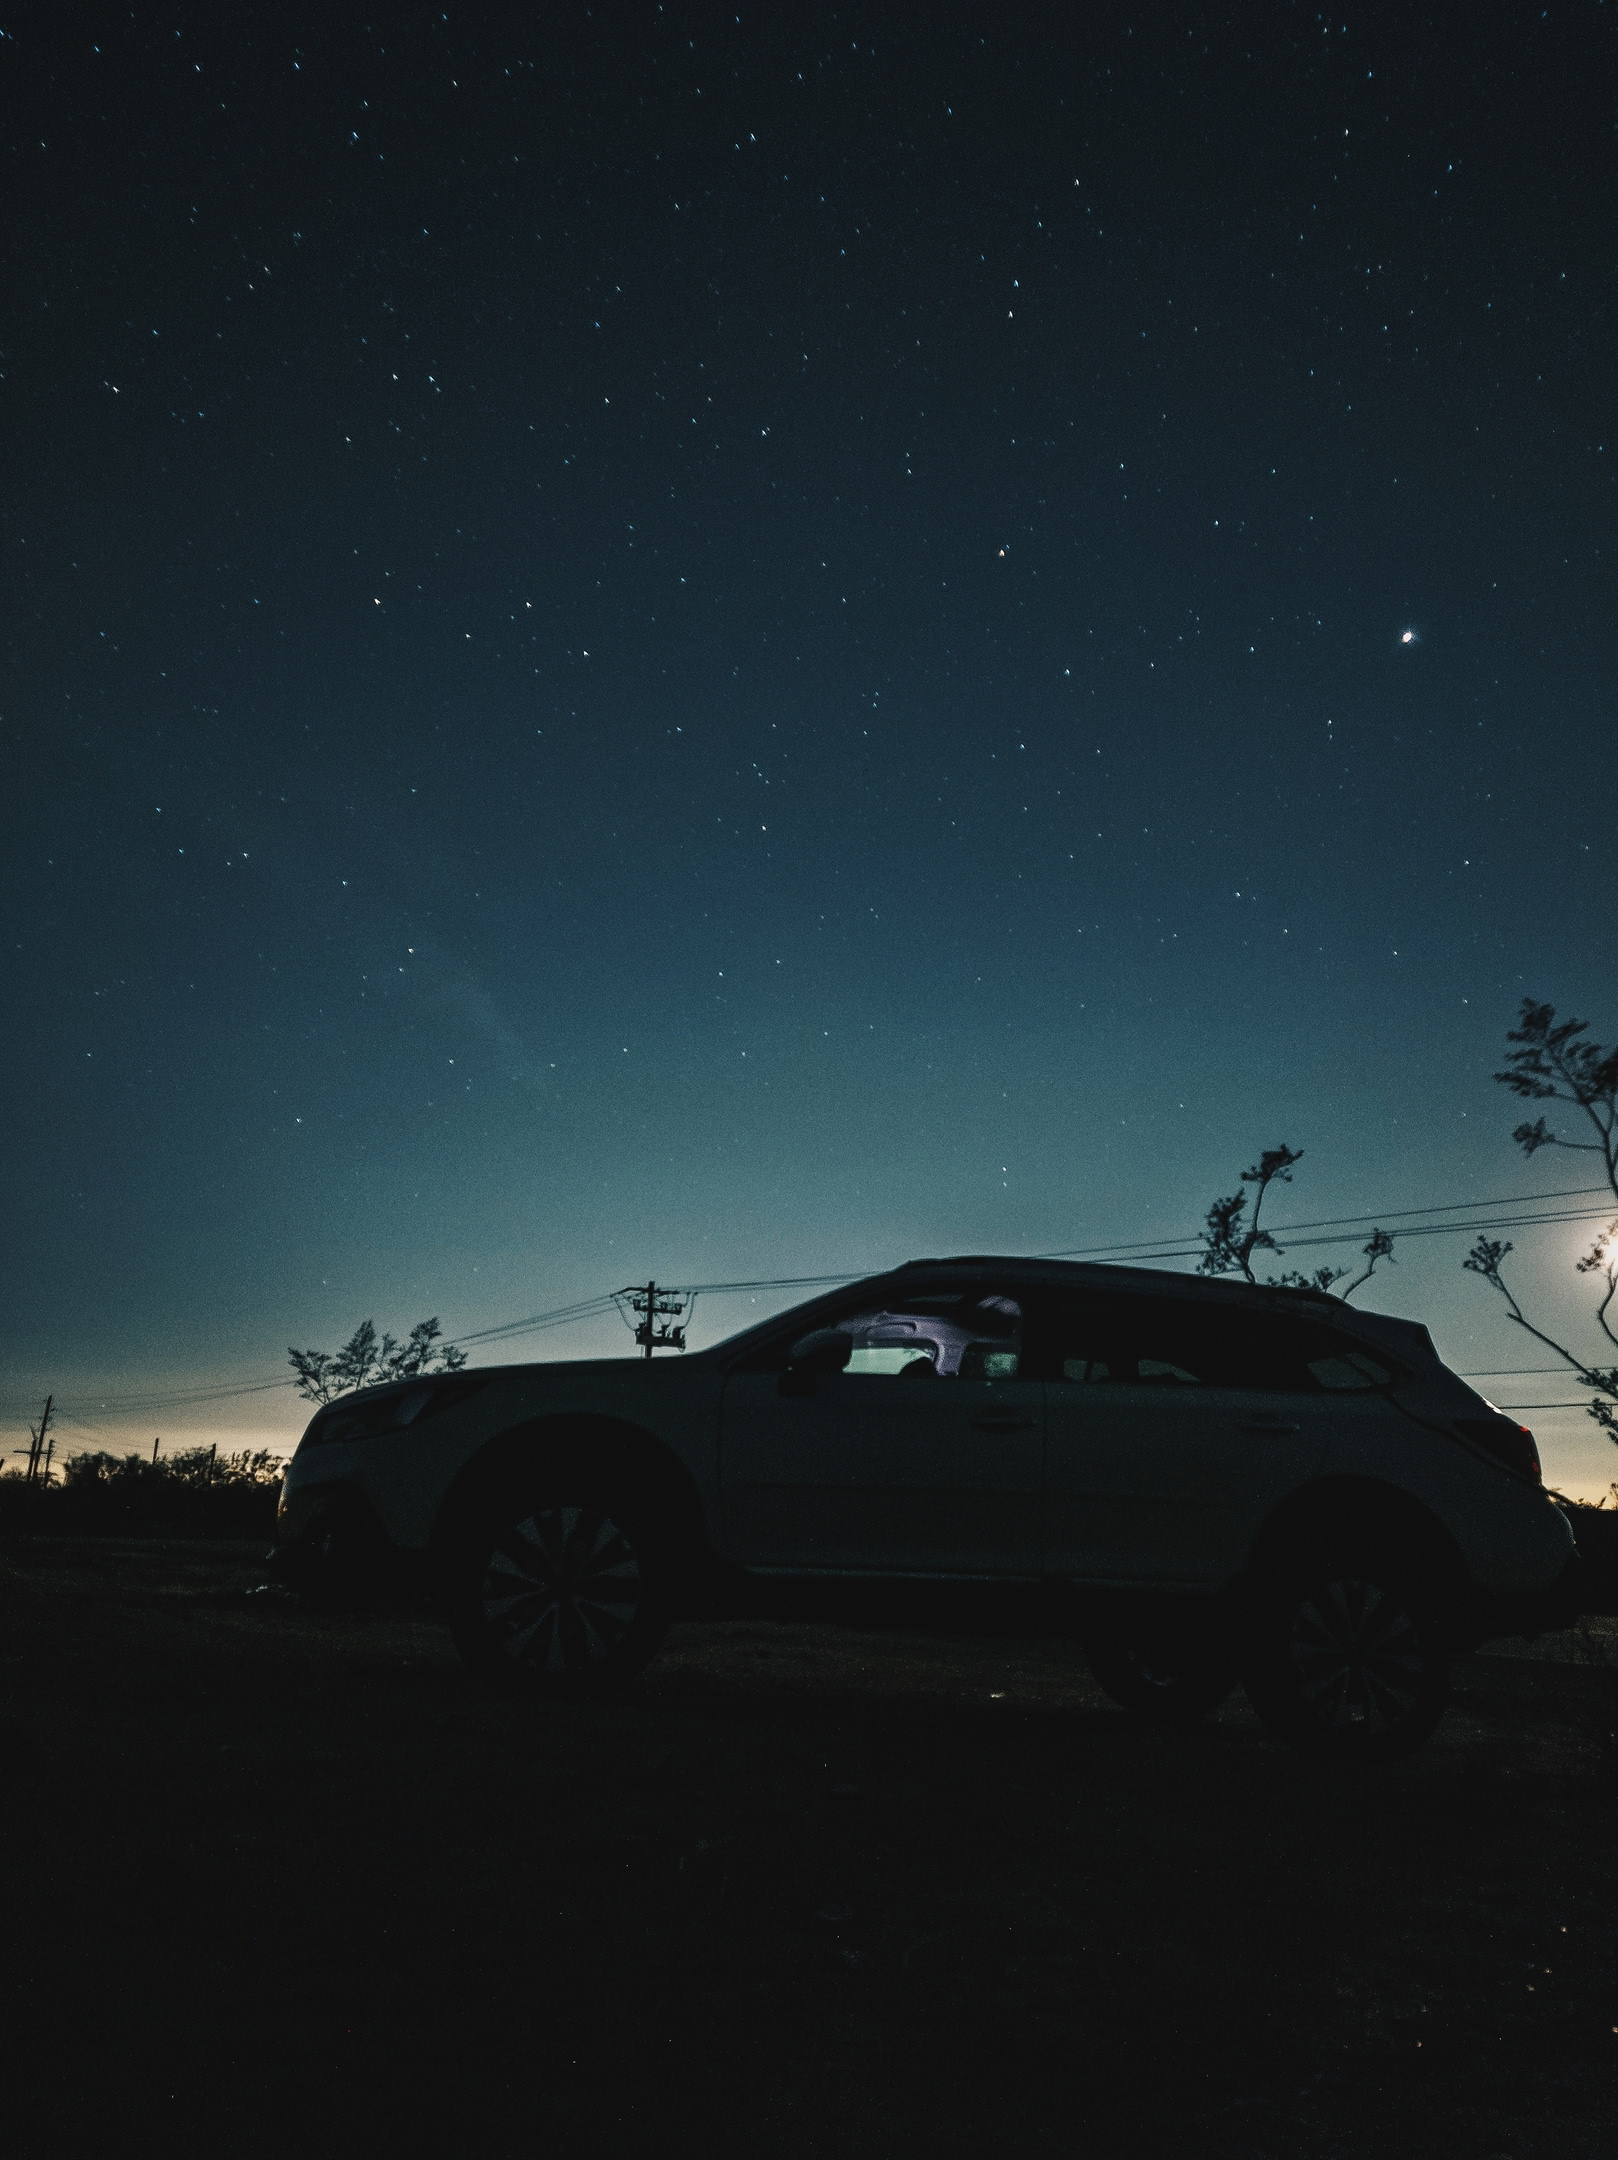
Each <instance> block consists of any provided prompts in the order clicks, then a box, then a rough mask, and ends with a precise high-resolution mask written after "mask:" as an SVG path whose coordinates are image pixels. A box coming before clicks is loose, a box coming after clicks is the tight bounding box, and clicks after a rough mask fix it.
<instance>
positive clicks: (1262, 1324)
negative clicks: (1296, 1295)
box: [1025, 1298, 1391, 1395]
mask: <svg viewBox="0 0 1618 2160" xmlns="http://www.w3.org/2000/svg"><path fill="white" fill-rule="evenodd" d="M1025 1370H1027V1371H1028V1372H1029V1373H1030V1374H1031V1375H1037V1377H1039V1378H1041V1379H1046V1380H1053V1381H1063V1382H1066V1383H1068V1384H1069V1385H1072V1386H1078V1387H1120V1386H1122V1387H1149V1388H1209V1387H1213V1388H1243V1389H1259V1390H1263V1391H1267V1392H1279V1393H1288V1394H1311V1395H1312V1394H1318V1393H1321V1392H1332V1393H1346V1392H1348V1391H1350V1390H1355V1389H1366V1388H1376V1387H1383V1386H1386V1384H1387V1382H1388V1380H1389V1379H1390V1378H1391V1375H1390V1373H1389V1372H1388V1370H1387V1368H1386V1367H1385V1366H1384V1365H1382V1364H1381V1363H1380V1362H1379V1361H1378V1360H1376V1359H1374V1358H1371V1357H1368V1356H1367V1355H1366V1354H1365V1352H1364V1351H1363V1350H1361V1349H1360V1348H1359V1347H1358V1346H1357V1345H1354V1344H1351V1343H1347V1342H1344V1341H1343V1340H1341V1339H1340V1338H1339V1337H1338V1336H1337V1335H1336V1334H1335V1332H1334V1331H1333V1330H1332V1329H1331V1328H1329V1327H1323V1326H1321V1325H1320V1324H1319V1323H1318V1322H1315V1321H1312V1320H1308V1319H1297V1320H1294V1319H1292V1318H1291V1317H1290V1316H1289V1315H1285V1314H1276V1315H1272V1314H1269V1313H1262V1312H1243V1311H1241V1310H1239V1309H1238V1310H1235V1311H1228V1310H1227V1311H1224V1312H1220V1311H1217V1310H1214V1311H1210V1310H1209V1309H1208V1308H1207V1307H1206V1306H1203V1305H1201V1304H1200V1303H1197V1304H1193V1303H1192V1301H1191V1300H1190V1299H1189V1298H1187V1299H1184V1300H1181V1299H1178V1298H1083V1299H1078V1298H1075V1299H1072V1300H1063V1301H1061V1302H1060V1303H1056V1302H1054V1301H1053V1303H1052V1304H1050V1305H1049V1306H1045V1307H1043V1308H1042V1309H1039V1310H1036V1311H1034V1312H1032V1313H1031V1314H1030V1317H1029V1342H1028V1357H1027V1362H1026V1365H1025Z"/></svg>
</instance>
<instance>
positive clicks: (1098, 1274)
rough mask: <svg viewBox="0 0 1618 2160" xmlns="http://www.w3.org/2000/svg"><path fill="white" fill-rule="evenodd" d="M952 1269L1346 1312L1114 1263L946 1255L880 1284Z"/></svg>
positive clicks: (1336, 1304) (1334, 1303) (1273, 1292)
mask: <svg viewBox="0 0 1618 2160" xmlns="http://www.w3.org/2000/svg"><path fill="white" fill-rule="evenodd" d="M954 1268H960V1269H962V1270H963V1271H964V1270H967V1269H970V1270H971V1271H972V1273H974V1274H978V1273H981V1272H982V1270H983V1269H985V1268H989V1269H992V1270H993V1272H994V1273H995V1274H997V1275H1005V1276H1007V1277H1008V1278H1009V1277H1013V1276H1014V1277H1016V1278H1017V1279H1018V1280H1019V1281H1022V1282H1038V1283H1045V1284H1049V1285H1050V1286H1051V1287H1052V1288H1053V1289H1055V1288H1067V1289H1073V1290H1092V1291H1093V1290H1111V1291H1120V1290H1122V1291H1129V1290H1135V1291H1139V1292H1141V1293H1142V1294H1143V1295H1151V1296H1155V1297H1163V1296H1172V1297H1194V1298H1211V1299H1213V1300H1214V1301H1216V1302H1225V1303H1235V1304H1240V1305H1258V1306H1262V1307H1267V1308H1269V1309H1271V1310H1273V1309H1274V1305H1275V1301H1276V1300H1277V1299H1282V1300H1284V1301H1285V1302H1286V1304H1287V1305H1289V1306H1294V1307H1295V1306H1296V1305H1297V1304H1298V1303H1300V1302H1301V1303H1303V1304H1304V1305H1307V1306H1311V1307H1313V1308H1315V1309H1316V1310H1320V1309H1323V1308H1324V1309H1330V1310H1331V1311H1334V1312H1339V1311H1341V1310H1342V1300H1341V1299H1340V1298H1334V1297H1331V1296H1328V1294H1327V1293H1326V1292H1325V1291H1323V1290H1314V1289H1307V1288H1298V1287H1297V1286H1295V1285H1292V1284H1288V1285H1286V1286H1284V1287H1282V1286H1275V1287H1272V1286H1271V1285H1269V1284H1267V1283H1248V1282H1221V1281H1216V1280H1214V1279H1212V1278H1210V1277H1209V1276H1206V1275H1186V1274H1182V1273H1180V1272H1179V1271H1178V1270H1177V1269H1173V1268H1144V1267H1128V1266H1120V1265H1118V1264H1117V1263H1115V1262H1113V1261H1097V1260H1042V1259H1031V1258H1028V1257H1026V1256H1019V1255H1018V1254H1015V1253H947V1254H942V1255H940V1256H939V1257H938V1258H936V1259H928V1260H907V1261H905V1262H904V1264H903V1266H901V1267H897V1268H895V1269H894V1270H893V1271H892V1273H891V1275H886V1276H882V1277H879V1278H876V1279H878V1280H880V1281H883V1282H889V1281H898V1280H902V1279H903V1278H904V1277H905V1276H906V1275H908V1274H912V1273H917V1274H919V1273H922V1272H923V1271H925V1272H926V1273H927V1274H929V1275H939V1274H944V1275H947V1274H948V1273H949V1272H950V1270H951V1269H954Z"/></svg>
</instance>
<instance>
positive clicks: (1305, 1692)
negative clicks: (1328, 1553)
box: [1286, 1576, 1427, 1736]
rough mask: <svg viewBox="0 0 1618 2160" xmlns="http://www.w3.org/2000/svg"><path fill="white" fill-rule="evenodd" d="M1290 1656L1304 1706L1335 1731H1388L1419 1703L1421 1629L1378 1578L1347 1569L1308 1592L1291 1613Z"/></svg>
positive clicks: (1423, 1658) (1423, 1656) (1422, 1679)
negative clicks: (1345, 1573)
mask: <svg viewBox="0 0 1618 2160" xmlns="http://www.w3.org/2000/svg"><path fill="white" fill-rule="evenodd" d="M1286 1656H1287V1663H1288V1666H1289V1667H1290V1669H1291V1674H1292V1678H1293V1681H1294V1684H1295V1685H1296V1687H1297V1690H1298V1694H1299V1696H1300V1698H1301V1700H1302V1702H1303V1704H1304V1706H1305V1708H1306V1709H1307V1710H1308V1711H1309V1712H1310V1713H1311V1715H1312V1716H1313V1717H1314V1718H1315V1719H1316V1720H1317V1721H1318V1722H1319V1723H1320V1724H1322V1725H1324V1726H1326V1727H1327V1728H1328V1729H1329V1730H1331V1731H1333V1732H1340V1733H1354V1734H1362V1735H1376V1736H1380V1735H1383V1734H1387V1733H1391V1732H1393V1731H1394V1730H1396V1728H1397V1727H1398V1726H1400V1725H1402V1724H1403V1723H1404V1722H1405V1720H1406V1719H1407V1718H1409V1717H1410V1716H1411V1715H1412V1713H1413V1712H1414V1711H1415V1710H1416V1709H1417V1708H1418V1707H1419V1706H1420V1703H1421V1699H1422V1692H1423V1687H1424V1684H1425V1679H1426V1670H1427V1657H1426V1653H1425V1650H1424V1648H1423V1645H1422V1640H1421V1635H1420V1631H1419V1630H1418V1628H1417V1626H1416V1622H1415V1619H1414V1617H1413V1616H1412V1614H1411V1612H1410V1608H1409V1607H1408V1606H1407V1605H1406V1603H1405V1602H1404V1600H1403V1599H1402V1598H1401V1597H1399V1596H1398V1595H1397V1594H1396V1593H1395V1592H1393V1591H1391V1590H1389V1589H1388V1588H1386V1586H1385V1585H1383V1584H1381V1583H1376V1582H1369V1581H1366V1580H1364V1579H1362V1578H1360V1577H1356V1576H1346V1577H1342V1578H1338V1579H1335V1580H1333V1581H1331V1582H1326V1583H1322V1584H1321V1585H1320V1586H1319V1588H1318V1589H1316V1590H1313V1591H1311V1593H1310V1594H1309V1596H1308V1597H1307V1598H1306V1599H1305V1600H1304V1601H1303V1603H1302V1604H1301V1605H1300V1606H1299V1607H1298V1608H1297V1610H1296V1612H1295V1613H1294V1614H1293V1617H1292V1625H1291V1627H1290V1629H1289V1631H1288V1635H1287V1645H1286Z"/></svg>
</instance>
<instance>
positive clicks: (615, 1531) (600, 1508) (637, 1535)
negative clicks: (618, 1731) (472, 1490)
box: [450, 1476, 664, 1696]
mask: <svg viewBox="0 0 1618 2160" xmlns="http://www.w3.org/2000/svg"><path fill="white" fill-rule="evenodd" d="M660 1562H661V1554H660V1550H659V1540H658V1538H657V1536H656V1534H655V1530H654V1528H653V1525H652V1524H651V1523H650V1521H649V1520H648V1519H647V1517H646V1516H645V1515H644V1514H643V1513H642V1511H641V1510H639V1509H637V1508H636V1507H635V1506H634V1504H633V1503H632V1502H630V1501H628V1500H626V1499H624V1498H621V1497H619V1496H617V1495H615V1494H612V1493H609V1492H605V1491H601V1490H597V1489H595V1488H594V1487H593V1486H592V1484H591V1483H590V1482H589V1481H588V1480H586V1479H583V1478H579V1477H566V1476H562V1477H558V1478H557V1479H555V1480H554V1481H552V1480H545V1481H543V1482H539V1483H536V1484H535V1485H534V1486H532V1487H530V1488H528V1489H526V1490H524V1491H523V1492H522V1493H521V1494H520V1495H519V1496H518V1497H515V1498H513V1499H510V1500H508V1501H507V1502H506V1503H505V1505H504V1506H502V1507H495V1508H491V1509H490V1510H489V1511H488V1512H487V1513H486V1514H485V1516H484V1517H483V1518H482V1524H481V1529H480V1532H479V1534H477V1535H476V1536H474V1537H471V1538H469V1539H468V1540H467V1541H466V1544H465V1546H464V1548H463V1552H462V1556H461V1561H460V1565H459V1566H458V1567H457V1568H456V1570H455V1573H454V1582H453V1585H452V1589H451V1595H450V1624H451V1627H452V1629H453V1631H454V1635H455V1642H456V1646H457V1648H458V1649H459V1650H460V1653H461V1655H462V1656H463V1657H464V1658H465V1659H466V1661H467V1663H468V1664H469V1665H471V1666H473V1667H475V1668H476V1669H477V1670H478V1671H480V1672H483V1673H486V1674H487V1675H488V1676H489V1678H491V1679H492V1680H494V1681H496V1682H497V1683H498V1684H499V1685H501V1686H504V1687H511V1688H520V1689H523V1690H526V1691H527V1692H529V1693H532V1694H541V1695H555V1696H586V1695H600V1694H606V1693H609V1692H610V1691H611V1690H612V1689H613V1688H615V1687H621V1686H622V1685H623V1683H624V1682H625V1681H626V1680H629V1679H631V1678H632V1677H633V1676H634V1675H635V1674H636V1673H638V1672H639V1671H640V1670H641V1668H642V1666H644V1665H645V1664H646V1662H647V1660H648V1659H649V1658H650V1657H651V1656H652V1655H653V1653H654V1652H655V1651H656V1649H657V1646H658V1644H659V1642H660V1641H661V1640H662V1637H663V1629H664V1617H663V1599H662V1596H661V1580H662V1575H663V1569H662V1567H661V1564H660Z"/></svg>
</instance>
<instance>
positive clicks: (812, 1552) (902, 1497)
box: [720, 1285, 1044, 1579]
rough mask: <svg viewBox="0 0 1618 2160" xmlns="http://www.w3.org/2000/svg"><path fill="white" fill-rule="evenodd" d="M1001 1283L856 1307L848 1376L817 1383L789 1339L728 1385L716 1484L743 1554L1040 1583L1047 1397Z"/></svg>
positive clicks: (799, 1566)
mask: <svg viewBox="0 0 1618 2160" xmlns="http://www.w3.org/2000/svg"><path fill="white" fill-rule="evenodd" d="M985 1299H990V1300H995V1299H996V1293H995V1292H994V1290H993V1288H992V1286H989V1285H983V1286H979V1287H976V1288H974V1289H972V1290H970V1291H963V1290H961V1289H960V1288H959V1287H958V1286H956V1287H952V1288H951V1289H949V1290H947V1291H944V1292H941V1293H939V1294H938V1295H937V1296H936V1297H930V1298H929V1297H927V1296H926V1295H925V1294H923V1293H922V1292H920V1291H918V1292H917V1293H916V1294H915V1295H914V1296H912V1295H910V1294H909V1293H908V1291H907V1295H906V1301H905V1308H904V1310H903V1311H884V1312H879V1313H873V1312H859V1311H855V1312H852V1313H849V1314H847V1315H845V1316H844V1317H843V1318H842V1319H840V1320H839V1321H837V1322H836V1323H835V1324H836V1325H838V1326H841V1327H844V1328H846V1329H847V1330H848V1332H849V1333H850V1336H851V1338H852V1347H851V1354H850V1362H849V1367H848V1369H847V1370H845V1371H842V1372H832V1373H823V1374H820V1375H818V1376H817V1377H816V1378H815V1380H814V1381H813V1383H812V1386H811V1387H810V1388H808V1389H804V1388H802V1387H800V1386H797V1385H795V1384H794V1382H792V1381H788V1380H786V1378H785V1374H786V1366H787V1362H788V1360H787V1349H788V1342H787V1341H786V1340H783V1341H781V1342H779V1343H777V1344H775V1345H773V1346H771V1347H770V1348H769V1349H768V1350H766V1351H765V1352H763V1353H762V1354H758V1355H755V1356H753V1357H751V1358H749V1359H747V1360H744V1361H743V1363H742V1364H741V1365H740V1366H738V1367H737V1368H736V1369H734V1370H733V1371H732V1372H731V1373H730V1375H729V1376H728V1377H727V1380H726V1384H725V1393H724V1398H723V1402H722V1406H721V1425H720V1483H721V1489H722V1504H723V1517H724V1526H725V1545H726V1550H727V1553H728V1554H729V1555H730V1557H731V1558H733V1559H735V1560H738V1561H740V1562H741V1563H742V1564H743V1565H745V1566H748V1567H752V1568H758V1569H761V1570H765V1571H770V1572H791V1573H835V1574H894V1575H911V1576H963V1577H979V1578H981V1577H1006V1578H1017V1577H1021V1578H1026V1579H1032V1578H1033V1577H1035V1576H1036V1575H1037V1574H1038V1571H1039V1538H1040V1508H1041V1489H1042V1483H1043V1462H1042V1449H1043V1412H1044V1391H1043V1389H1042V1388H1041V1386H1040V1384H1039V1383H1038V1382H1037V1381H1032V1380H1027V1379H1025V1378H1023V1377H1022V1372H1021V1362H1022V1359H1021V1346H1020V1314H1019V1313H1018V1312H1017V1310H1016V1307H1015V1301H1014V1300H1012V1299H1006V1298H1003V1299H998V1300H997V1301H996V1302H993V1303H989V1304H985V1303H984V1302H983V1300H985Z"/></svg>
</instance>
